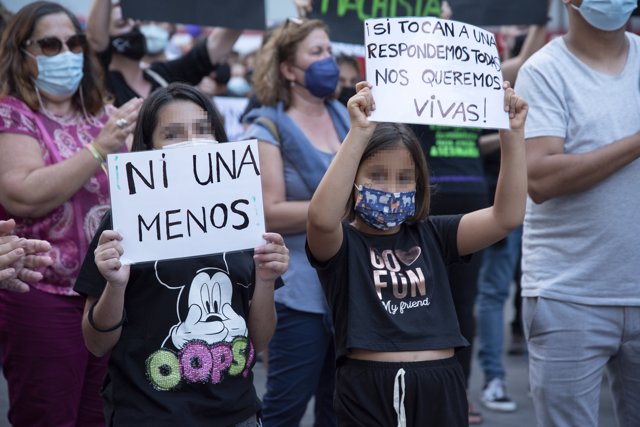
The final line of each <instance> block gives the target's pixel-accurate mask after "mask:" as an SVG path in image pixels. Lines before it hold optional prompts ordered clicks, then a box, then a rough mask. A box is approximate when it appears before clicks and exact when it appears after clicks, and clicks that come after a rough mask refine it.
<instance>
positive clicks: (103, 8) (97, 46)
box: [87, 0, 111, 52]
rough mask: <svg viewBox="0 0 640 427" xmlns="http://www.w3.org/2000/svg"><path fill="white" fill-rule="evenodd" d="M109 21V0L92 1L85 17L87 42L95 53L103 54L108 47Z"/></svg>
mask: <svg viewBox="0 0 640 427" xmlns="http://www.w3.org/2000/svg"><path fill="white" fill-rule="evenodd" d="M110 20H111V0H93V4H92V5H91V10H90V11H89V16H88V17H87V40H88V41H89V45H90V46H91V48H92V49H93V50H94V51H96V52H103V51H105V50H106V49H107V47H108V46H109V22H110Z"/></svg>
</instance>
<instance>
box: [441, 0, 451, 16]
mask: <svg viewBox="0 0 640 427" xmlns="http://www.w3.org/2000/svg"><path fill="white" fill-rule="evenodd" d="M452 16H453V10H452V9H451V5H450V4H449V2H448V1H446V0H445V1H443V2H442V4H441V5H440V18H442V19H451V17H452Z"/></svg>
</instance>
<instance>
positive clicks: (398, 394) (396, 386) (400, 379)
mask: <svg viewBox="0 0 640 427" xmlns="http://www.w3.org/2000/svg"><path fill="white" fill-rule="evenodd" d="M404 373H405V371H404V369H402V368H400V369H398V373H397V374H396V378H395V380H394V382H393V408H394V409H395V410H396V414H398V427H406V425H407V416H406V413H405V410H404V393H405V384H404Z"/></svg>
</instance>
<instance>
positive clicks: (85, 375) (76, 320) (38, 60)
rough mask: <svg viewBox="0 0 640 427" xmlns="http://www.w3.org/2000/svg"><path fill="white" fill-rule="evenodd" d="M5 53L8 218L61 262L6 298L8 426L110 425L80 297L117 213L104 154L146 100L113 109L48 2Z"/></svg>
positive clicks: (67, 18) (1, 302) (71, 24)
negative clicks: (85, 273)
mask: <svg viewBox="0 0 640 427" xmlns="http://www.w3.org/2000/svg"><path fill="white" fill-rule="evenodd" d="M1 46H2V50H1V51H0V220H5V219H7V218H8V217H9V216H11V217H13V218H15V220H16V230H15V231H16V233H17V234H18V235H20V236H24V237H26V238H29V239H41V240H47V241H49V242H50V243H51V250H50V251H49V255H50V257H51V258H52V264H51V265H50V266H49V267H47V268H46V269H44V270H42V273H43V276H44V277H43V279H42V280H41V281H40V282H39V283H36V284H33V285H31V291H30V292H27V293H24V294H22V293H14V292H1V291H0V348H1V349H2V350H1V351H2V353H1V354H0V356H1V358H0V361H1V362H2V368H3V371H4V375H5V377H6V379H7V382H8V387H9V406H10V408H9V421H10V423H11V424H12V425H13V426H15V427H20V426H29V427H33V426H41V425H48V426H53V425H55V426H62V425H69V426H71V425H82V426H94V425H95V426H97V425H103V423H104V421H103V419H104V418H103V415H102V405H101V401H100V386H101V383H102V379H103V377H104V373H105V368H106V360H104V359H98V358H95V357H93V356H92V355H90V354H89V352H88V351H87V349H86V347H85V345H84V342H83V338H82V331H81V328H80V324H81V319H82V310H83V305H84V300H83V298H81V297H80V296H79V295H78V294H76V293H75V292H74V291H73V289H72V286H73V283H74V281H75V279H76V276H77V274H78V271H79V269H80V266H81V264H82V259H83V257H84V255H85V253H86V250H87V247H88V245H89V240H90V239H91V237H92V236H93V234H94V232H95V230H96V228H97V226H98V224H99V222H100V219H101V217H102V215H103V213H104V212H105V211H106V210H107V208H108V204H109V198H108V195H109V193H108V180H107V176H106V174H105V172H104V171H103V168H104V167H105V162H106V156H107V155H108V154H110V153H116V152H120V151H123V150H126V149H127V148H126V143H125V141H126V139H127V137H128V136H129V134H130V133H131V131H132V130H133V127H134V126H135V122H136V118H137V111H138V108H139V106H140V103H141V101H140V100H133V101H131V102H130V103H128V104H126V105H124V106H122V107H121V108H120V109H118V110H116V109H115V108H113V107H112V106H109V105H105V103H104V92H103V89H102V85H101V80H100V79H101V74H100V68H99V66H96V65H95V60H94V58H93V54H92V53H91V51H90V49H89V48H88V47H87V42H86V38H85V36H84V34H82V30H81V28H80V25H79V23H78V21H77V19H76V18H75V17H74V16H73V15H72V14H71V13H70V12H69V11H67V10H66V9H65V8H63V7H62V6H60V5H59V4H56V3H51V2H35V3H31V4H29V5H27V6H25V7H24V8H22V9H21V10H20V11H18V12H17V13H16V14H15V15H14V16H13V17H12V19H11V20H10V21H9V23H8V26H7V28H6V30H5V31H4V33H3V39H2V42H1Z"/></svg>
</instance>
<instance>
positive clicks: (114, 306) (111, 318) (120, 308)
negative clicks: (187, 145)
mask: <svg viewBox="0 0 640 427" xmlns="http://www.w3.org/2000/svg"><path fill="white" fill-rule="evenodd" d="M124 295H125V288H124V287H113V286H111V284H110V283H109V282H107V285H106V287H105V289H104V291H103V292H102V295H101V296H100V298H99V299H97V302H96V298H89V299H88V300H87V305H86V307H85V313H84V316H83V318H82V335H83V336H84V341H85V344H86V346H87V348H88V349H89V351H90V352H91V353H92V354H94V355H95V356H98V357H100V356H103V355H104V354H106V353H107V352H109V351H110V350H111V349H112V348H113V347H114V346H115V345H116V343H117V342H118V340H119V339H120V334H121V332H122V327H118V328H116V329H115V330H113V331H110V332H101V331H99V330H97V329H96V327H97V328H98V329H102V330H105V329H109V328H112V327H113V326H115V325H118V324H119V323H121V322H122V319H123V315H124ZM94 304H95V306H94ZM92 306H93V325H91V324H90V322H89V310H90V309H91V307H92Z"/></svg>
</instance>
